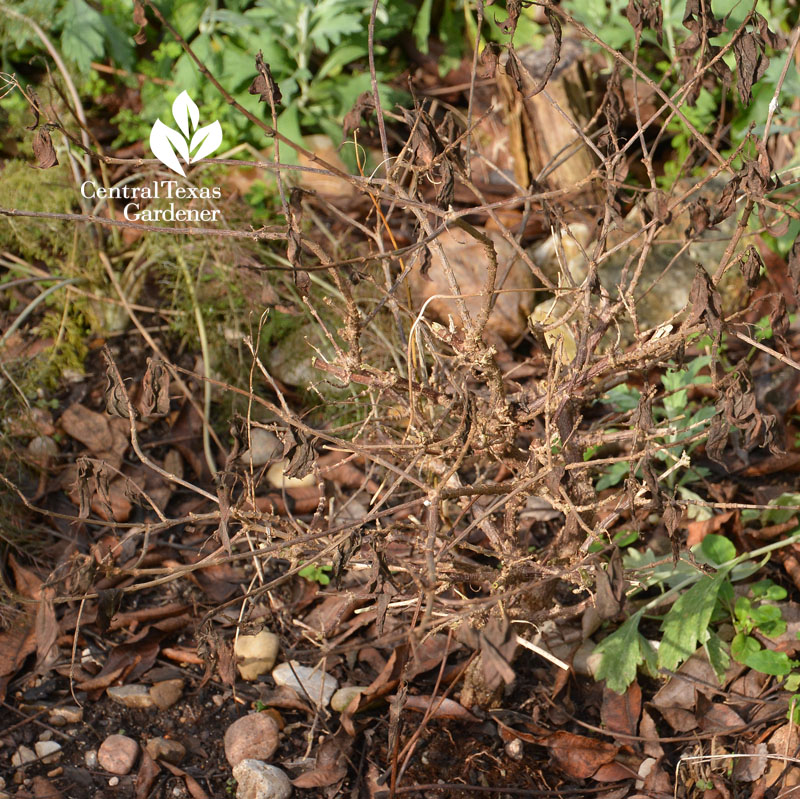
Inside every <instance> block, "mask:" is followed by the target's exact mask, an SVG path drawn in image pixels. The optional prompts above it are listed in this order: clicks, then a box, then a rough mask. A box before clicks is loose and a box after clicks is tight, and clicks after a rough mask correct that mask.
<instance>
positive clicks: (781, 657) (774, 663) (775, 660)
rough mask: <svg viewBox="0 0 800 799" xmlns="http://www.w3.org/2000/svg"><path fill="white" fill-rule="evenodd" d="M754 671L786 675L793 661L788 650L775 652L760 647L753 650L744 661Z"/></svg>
mask: <svg viewBox="0 0 800 799" xmlns="http://www.w3.org/2000/svg"><path fill="white" fill-rule="evenodd" d="M742 662H743V663H744V664H745V666H749V667H750V668H751V669H753V670H754V671H760V672H761V673H762V674H771V675H772V676H774V677H784V676H786V675H787V674H789V673H790V672H791V670H792V665H793V661H792V660H791V659H790V658H789V656H788V655H787V654H786V652H775V651H774V650H772V649H759V650H758V651H756V652H751V653H749V654H748V655H747V657H746V658H745V659H744V660H743V661H742Z"/></svg>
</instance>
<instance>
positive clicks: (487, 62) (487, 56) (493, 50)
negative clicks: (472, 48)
mask: <svg viewBox="0 0 800 799" xmlns="http://www.w3.org/2000/svg"><path fill="white" fill-rule="evenodd" d="M499 60H500V45H499V44H497V42H487V44H486V47H484V48H483V50H482V51H481V58H480V63H481V66H482V67H483V70H482V72H481V75H480V76H481V77H482V78H493V77H494V76H495V74H496V73H497V63H498V61H499Z"/></svg>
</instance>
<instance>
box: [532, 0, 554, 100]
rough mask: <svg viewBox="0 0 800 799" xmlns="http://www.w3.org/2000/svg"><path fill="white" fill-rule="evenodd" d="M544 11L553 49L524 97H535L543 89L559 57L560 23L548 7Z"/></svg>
mask: <svg viewBox="0 0 800 799" xmlns="http://www.w3.org/2000/svg"><path fill="white" fill-rule="evenodd" d="M544 13H545V15H546V16H547V21H548V22H549V23H550V27H551V29H552V31H553V50H552V52H551V54H550V59H549V60H548V62H547V66H546V67H545V68H544V75H542V78H541V80H540V81H539V83H538V84H537V85H536V88H534V89H533V91H530V92H528V93H527V94H526V95H525V96H526V98H531V97H535V96H536V95H537V94H539V93H540V92H542V91H543V90H544V87H545V86H547V81H549V80H550V77H551V76H552V74H553V70H554V69H555V68H556V64H558V62H559V59H560V58H561V23H560V22H559V20H558V17H557V16H556V15H555V13H553V11H551V10H550V9H549V8H545V10H544Z"/></svg>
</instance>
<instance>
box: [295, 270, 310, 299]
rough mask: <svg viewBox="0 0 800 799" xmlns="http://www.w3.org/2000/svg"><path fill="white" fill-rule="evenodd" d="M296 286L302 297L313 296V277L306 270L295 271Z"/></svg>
mask: <svg viewBox="0 0 800 799" xmlns="http://www.w3.org/2000/svg"><path fill="white" fill-rule="evenodd" d="M294 284H295V286H296V287H297V290H298V291H299V292H300V295H301V296H302V297H308V296H309V294H311V276H310V275H309V274H308V272H306V271H305V270H304V269H298V270H296V271H295V273H294Z"/></svg>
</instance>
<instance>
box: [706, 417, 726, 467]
mask: <svg viewBox="0 0 800 799" xmlns="http://www.w3.org/2000/svg"><path fill="white" fill-rule="evenodd" d="M729 435H730V425H729V424H728V421H727V420H726V419H725V418H724V417H723V416H721V415H719V414H718V415H717V416H715V417H714V418H713V419H712V420H711V426H710V427H709V428H708V438H707V439H706V455H708V457H709V458H711V460H712V461H715V462H716V463H719V464H720V465H721V466H723V467H724V466H725V465H726V464H725V461H724V460H723V457H722V453H723V452H724V451H725V447H726V446H727V445H728V436H729Z"/></svg>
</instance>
